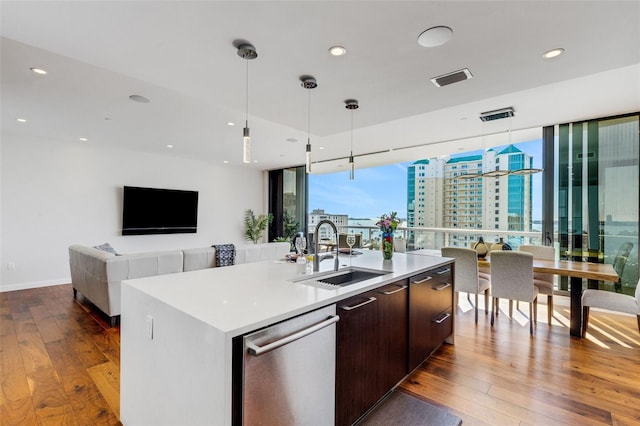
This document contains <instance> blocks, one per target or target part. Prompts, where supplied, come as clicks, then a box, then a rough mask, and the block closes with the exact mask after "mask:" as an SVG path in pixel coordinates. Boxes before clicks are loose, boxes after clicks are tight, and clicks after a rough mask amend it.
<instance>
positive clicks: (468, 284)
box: [440, 247, 491, 324]
mask: <svg viewBox="0 0 640 426" xmlns="http://www.w3.org/2000/svg"><path fill="white" fill-rule="evenodd" d="M440 252H441V254H442V256H444V257H452V258H454V259H455V260H456V262H455V277H454V280H455V289H456V306H457V305H458V297H459V292H460V291H464V292H465V293H467V299H469V302H471V300H470V296H469V295H470V294H471V293H473V294H475V295H476V302H475V304H474V308H475V312H476V324H477V323H478V294H479V293H484V313H485V315H486V314H488V313H489V289H490V288H491V281H490V278H489V276H487V275H484V274H482V275H481V274H480V273H479V272H478V252H476V251H475V250H473V249H469V248H461V247H443V248H442V249H441V250H440Z"/></svg>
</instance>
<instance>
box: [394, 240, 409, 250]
mask: <svg viewBox="0 0 640 426" xmlns="http://www.w3.org/2000/svg"><path fill="white" fill-rule="evenodd" d="M393 251H395V252H397V253H406V252H407V240H405V239H404V238H402V237H396V238H394V239H393Z"/></svg>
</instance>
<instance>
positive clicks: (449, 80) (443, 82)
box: [431, 68, 473, 87]
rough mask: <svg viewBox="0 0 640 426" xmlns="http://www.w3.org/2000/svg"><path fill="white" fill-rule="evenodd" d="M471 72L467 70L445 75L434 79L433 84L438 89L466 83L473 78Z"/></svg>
mask: <svg viewBox="0 0 640 426" xmlns="http://www.w3.org/2000/svg"><path fill="white" fill-rule="evenodd" d="M472 77H473V75H471V71H469V70H468V69H467V68H465V69H462V70H458V71H454V72H450V73H448V74H443V75H440V76H438V77H433V78H432V79H431V82H432V83H433V84H435V85H436V86H437V87H442V86H448V85H449V84H453V83H457V82H459V81H464V80H468V79H470V78H472Z"/></svg>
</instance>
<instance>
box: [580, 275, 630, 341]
mask: <svg viewBox="0 0 640 426" xmlns="http://www.w3.org/2000/svg"><path fill="white" fill-rule="evenodd" d="M591 307H594V308H601V309H607V310H610V311H616V312H624V313H627V314H631V315H635V316H636V317H637V319H638V333H640V280H638V283H637V284H636V293H635V297H632V296H629V295H626V294H621V293H613V292H611V291H605V290H585V291H584V293H582V337H584V336H585V335H586V334H587V328H588V327H589V308H591Z"/></svg>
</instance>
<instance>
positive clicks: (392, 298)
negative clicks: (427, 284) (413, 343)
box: [376, 280, 409, 398]
mask: <svg viewBox="0 0 640 426" xmlns="http://www.w3.org/2000/svg"><path fill="white" fill-rule="evenodd" d="M376 292H377V295H376V297H377V298H378V302H379V303H378V333H379V338H380V342H379V345H378V351H377V354H376V358H377V359H378V366H379V367H378V392H377V394H378V398H382V397H383V396H384V395H385V394H386V393H387V392H388V391H389V390H390V389H392V388H393V387H394V386H395V385H396V384H398V382H400V381H401V380H402V379H403V378H404V377H405V376H406V375H407V343H408V335H409V333H408V327H407V325H408V324H407V321H408V309H409V305H408V302H409V300H408V297H409V286H408V284H407V280H402V281H398V282H395V283H393V284H389V285H386V286H384V287H381V288H379V289H377V290H376Z"/></svg>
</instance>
